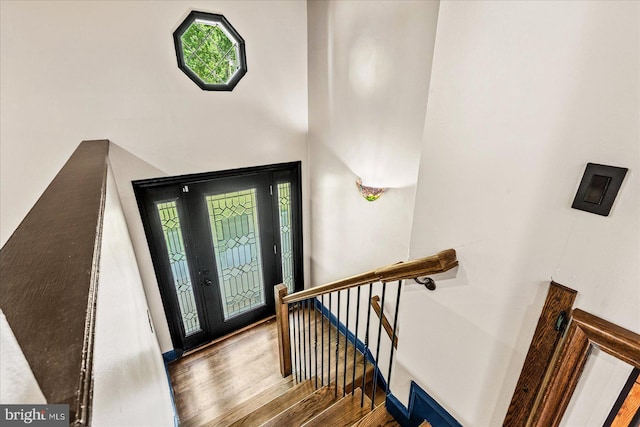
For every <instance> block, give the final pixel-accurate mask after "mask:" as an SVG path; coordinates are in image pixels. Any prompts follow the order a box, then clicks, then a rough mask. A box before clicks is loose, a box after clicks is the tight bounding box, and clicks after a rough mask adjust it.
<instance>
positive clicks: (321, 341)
mask: <svg viewBox="0 0 640 427" xmlns="http://www.w3.org/2000/svg"><path fill="white" fill-rule="evenodd" d="M320 303H321V304H322V307H321V310H322V313H321V314H322V316H320V317H321V318H322V324H321V325H320V385H321V386H322V387H324V294H322V295H320Z"/></svg>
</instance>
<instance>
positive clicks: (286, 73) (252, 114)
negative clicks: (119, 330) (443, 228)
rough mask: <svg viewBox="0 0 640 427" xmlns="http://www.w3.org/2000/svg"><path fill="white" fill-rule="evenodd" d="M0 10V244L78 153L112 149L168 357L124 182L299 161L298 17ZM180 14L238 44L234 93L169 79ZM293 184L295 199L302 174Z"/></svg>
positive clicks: (301, 34)
mask: <svg viewBox="0 0 640 427" xmlns="http://www.w3.org/2000/svg"><path fill="white" fill-rule="evenodd" d="M0 5H1V6H0V7H1V10H0V12H1V13H0V15H1V33H0V42H1V47H0V52H1V55H2V56H1V60H0V67H1V68H0V83H1V85H0V92H1V93H2V96H1V98H0V102H1V104H0V141H1V143H2V144H1V146H0V198H1V200H0V202H1V203H0V209H1V210H0V221H1V222H0V225H1V227H0V238H1V242H0V243H1V244H4V242H5V241H6V240H7V239H8V238H9V236H10V235H11V233H12V232H13V230H15V228H16V226H17V225H18V223H19V221H20V220H21V219H22V218H23V217H24V216H25V214H26V213H27V211H28V210H29V209H30V208H31V206H32V205H33V204H34V202H35V201H36V199H37V198H38V196H39V195H40V194H41V193H42V191H43V190H44V188H45V187H46V185H47V184H48V183H49V182H50V180H51V179H52V178H53V177H54V176H55V174H56V173H57V171H58V170H59V169H60V167H61V166H62V165H63V164H64V162H65V161H66V159H67V158H68V157H69V155H70V154H71V152H72V151H73V150H74V149H75V147H76V146H77V145H78V144H79V143H80V141H81V140H84V139H104V138H107V139H109V140H111V141H112V142H113V143H114V144H115V145H116V146H114V145H112V150H111V154H112V156H111V162H112V166H113V170H114V174H115V177H116V181H117V183H118V189H119V191H120V195H121V200H122V204H123V209H124V212H125V216H126V219H127V224H128V227H129V230H130V232H131V237H132V240H133V244H134V248H135V251H136V257H137V260H138V263H139V266H140V272H141V275H142V279H143V282H144V286H145V292H146V294H147V299H148V302H149V306H150V309H151V313H152V316H153V320H154V324H155V326H156V329H157V333H158V338H159V340H160V345H161V348H162V351H167V350H170V349H171V348H172V344H171V341H170V337H169V333H168V328H167V324H166V319H165V317H164V311H163V308H162V304H161V300H160V295H159V292H158V288H157V283H156V279H155V275H154V272H153V267H152V265H151V261H150V255H149V251H148V247H147V243H146V239H145V236H144V232H143V229H142V223H141V221H140V218H139V213H138V209H137V206H136V203H135V198H134V195H133V190H132V188H131V184H130V181H131V180H134V179H142V178H152V177H158V176H165V175H178V174H184V173H195V172H205V171H214V170H221V169H230V168H237V167H244V166H254V165H263V164H270V163H277V162H286V161H295V160H305V159H306V156H307V148H306V132H307V55H306V52H307V50H306V46H307V32H306V3H305V2H302V1H293V2H292V1H265V2H255V1H195V0H193V1H191V0H189V1H126V2H124V1H86V2H77V1H34V2H31V1H29V2H5V1H3V2H1V3H0ZM192 9H196V10H202V11H208V12H214V13H221V14H223V15H225V16H226V18H227V19H228V20H229V21H230V22H231V24H232V25H233V26H234V27H235V28H236V30H238V32H239V33H240V34H241V35H242V36H243V38H244V39H245V42H246V50H247V66H248V72H247V74H246V75H245V76H244V78H243V79H242V80H241V81H240V82H239V83H238V85H237V86H236V88H235V89H234V90H233V91H232V92H205V91H202V90H200V89H199V88H198V87H197V86H196V85H195V84H194V83H193V82H192V81H191V80H189V78H188V77H187V76H186V75H185V74H184V73H182V71H180V70H179V69H178V67H177V63H176V57H175V51H174V46H173V39H172V33H173V31H174V30H175V28H176V27H177V26H178V25H179V24H180V23H181V22H182V20H183V19H184V18H185V16H186V15H187V14H188V12H189V11H190V10H192ZM303 180H304V185H303V194H305V195H306V194H307V193H308V191H307V190H308V188H307V186H306V182H307V180H306V165H303ZM18 183H19V185H18ZM303 203H304V209H305V212H306V207H307V205H308V199H306V198H305V200H304V201H303Z"/></svg>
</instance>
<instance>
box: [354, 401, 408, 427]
mask: <svg viewBox="0 0 640 427" xmlns="http://www.w3.org/2000/svg"><path fill="white" fill-rule="evenodd" d="M398 426H400V424H399V423H398V422H397V421H396V420H395V419H394V418H393V416H391V414H390V413H389V411H387V408H386V407H385V406H384V405H378V406H377V407H376V409H374V410H373V411H372V412H369V413H368V414H367V415H366V416H365V417H364V418H362V419H361V420H360V421H358V422H356V423H355V424H353V426H352V427H398Z"/></svg>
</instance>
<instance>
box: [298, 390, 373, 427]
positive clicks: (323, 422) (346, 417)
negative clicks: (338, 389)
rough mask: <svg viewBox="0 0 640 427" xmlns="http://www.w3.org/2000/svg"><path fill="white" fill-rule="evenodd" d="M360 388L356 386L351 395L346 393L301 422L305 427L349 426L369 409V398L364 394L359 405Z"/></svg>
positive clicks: (360, 397)
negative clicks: (361, 403)
mask: <svg viewBox="0 0 640 427" xmlns="http://www.w3.org/2000/svg"><path fill="white" fill-rule="evenodd" d="M361 399H362V390H361V389H359V388H357V389H356V390H355V393H354V394H353V395H351V394H348V395H346V396H345V397H343V398H341V399H340V400H338V401H337V402H336V403H334V404H333V405H331V406H330V407H328V408H327V409H326V410H324V411H323V412H321V413H319V414H318V415H316V416H315V417H313V418H311V419H310V420H309V421H307V422H306V423H304V424H303V426H305V427H316V426H317V427H325V426H331V427H350V426H351V425H352V424H353V423H354V422H356V421H358V420H359V419H360V418H362V417H364V416H365V415H366V414H368V413H369V412H370V411H371V400H369V398H368V397H367V396H364V406H362V407H360V401H361Z"/></svg>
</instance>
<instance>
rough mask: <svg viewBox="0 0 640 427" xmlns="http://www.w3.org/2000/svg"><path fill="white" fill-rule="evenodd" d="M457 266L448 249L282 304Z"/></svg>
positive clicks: (290, 298)
mask: <svg viewBox="0 0 640 427" xmlns="http://www.w3.org/2000/svg"><path fill="white" fill-rule="evenodd" d="M457 265H458V260H457V258H456V251H455V250H454V249H446V250H444V251H441V252H438V253H437V254H436V255H431V256H428V257H425V258H420V259H416V260H413V261H408V262H400V263H397V264H393V265H389V266H387V267H382V268H379V269H377V270H371V271H368V272H366V273H362V274H358V275H356V276H351V277H348V278H346V279H341V280H337V281H335V282H331V283H327V284H326V285H321V286H316V287H313V288H310V289H305V290H303V291H300V292H296V293H293V294H290V295H287V296H285V297H284V298H283V300H282V302H283V303H285V304H290V303H292V302H298V301H303V300H305V299H308V298H314V297H317V296H320V295H322V294H326V293H328V292H335V291H341V290H343V289H349V288H354V287H356V286H360V285H366V284H368V283H373V282H391V281H396V280H404V279H414V278H416V277H421V276H426V275H429V274H436V273H443V272H445V271H448V270H451V269H452V268H454V267H455V266H457Z"/></svg>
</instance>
